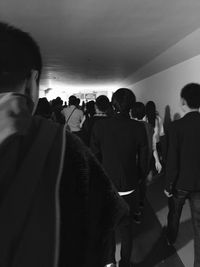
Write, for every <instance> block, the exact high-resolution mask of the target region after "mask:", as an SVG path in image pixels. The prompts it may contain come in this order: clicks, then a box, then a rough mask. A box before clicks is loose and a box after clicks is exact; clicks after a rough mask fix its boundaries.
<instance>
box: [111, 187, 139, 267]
mask: <svg viewBox="0 0 200 267" xmlns="http://www.w3.org/2000/svg"><path fill="white" fill-rule="evenodd" d="M122 198H123V199H124V200H125V201H126V202H127V204H128V205H129V209H130V211H129V215H128V216H126V217H124V218H123V220H122V221H121V223H120V224H119V226H118V229H117V231H118V232H119V234H120V241H121V260H120V263H119V264H120V265H119V266H120V267H121V266H122V267H128V266H129V264H130V260H131V253H132V241H133V235H132V227H133V216H134V214H135V211H136V210H137V206H138V203H137V202H138V200H137V198H138V197H137V192H136V190H135V191H134V192H133V193H131V194H129V195H125V196H122ZM115 236H116V233H114V232H113V236H112V239H111V240H110V249H108V250H107V251H108V253H107V255H109V257H107V259H108V258H109V260H108V261H107V263H111V262H113V263H115V249H116V238H115Z"/></svg>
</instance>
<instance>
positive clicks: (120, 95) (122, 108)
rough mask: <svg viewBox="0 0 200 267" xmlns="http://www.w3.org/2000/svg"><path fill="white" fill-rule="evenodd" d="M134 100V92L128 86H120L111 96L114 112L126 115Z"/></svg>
mask: <svg viewBox="0 0 200 267" xmlns="http://www.w3.org/2000/svg"><path fill="white" fill-rule="evenodd" d="M135 101H136V97H135V94H134V93H133V92H132V91H131V90H130V89H128V88H120V89H118V90H117V91H116V92H115V93H114V94H113V96H112V104H113V106H114V108H115V110H116V112H120V113H121V114H124V115H128V113H129V111H130V110H131V109H132V108H133V105H134V103H135Z"/></svg>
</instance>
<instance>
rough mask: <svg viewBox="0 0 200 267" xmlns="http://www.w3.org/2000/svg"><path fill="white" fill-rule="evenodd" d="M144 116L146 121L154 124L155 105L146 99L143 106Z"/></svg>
mask: <svg viewBox="0 0 200 267" xmlns="http://www.w3.org/2000/svg"><path fill="white" fill-rule="evenodd" d="M145 113H146V118H147V120H148V122H149V123H150V124H151V125H152V126H153V128H154V127H155V125H156V105H155V103H154V102H153V101H148V102H147V104H146V107H145Z"/></svg>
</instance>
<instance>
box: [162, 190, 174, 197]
mask: <svg viewBox="0 0 200 267" xmlns="http://www.w3.org/2000/svg"><path fill="white" fill-rule="evenodd" d="M164 193H165V195H166V197H168V198H169V197H172V196H173V194H172V193H169V192H168V191H167V190H166V189H165V190H164Z"/></svg>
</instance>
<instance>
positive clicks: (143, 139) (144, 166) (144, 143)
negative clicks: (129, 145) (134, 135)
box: [138, 127, 149, 178]
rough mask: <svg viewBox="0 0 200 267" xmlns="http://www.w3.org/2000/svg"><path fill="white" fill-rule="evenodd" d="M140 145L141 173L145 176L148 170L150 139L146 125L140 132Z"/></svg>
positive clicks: (139, 165)
mask: <svg viewBox="0 0 200 267" xmlns="http://www.w3.org/2000/svg"><path fill="white" fill-rule="evenodd" d="M139 140H140V141H139V147H138V167H139V172H140V175H141V176H142V177H143V178H145V177H146V176H147V172H148V149H149V148H148V139H147V135H146V131H145V128H144V127H141V129H140V133H139Z"/></svg>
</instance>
